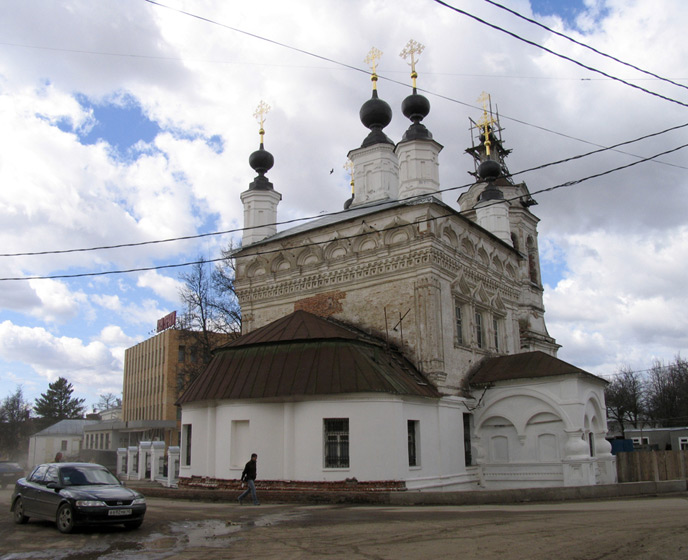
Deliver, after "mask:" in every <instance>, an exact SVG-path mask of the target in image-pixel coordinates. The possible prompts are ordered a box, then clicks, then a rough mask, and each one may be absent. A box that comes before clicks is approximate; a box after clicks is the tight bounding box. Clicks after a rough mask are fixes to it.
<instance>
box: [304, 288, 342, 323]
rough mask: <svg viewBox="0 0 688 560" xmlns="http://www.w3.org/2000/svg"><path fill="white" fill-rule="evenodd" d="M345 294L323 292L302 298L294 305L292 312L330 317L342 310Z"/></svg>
mask: <svg viewBox="0 0 688 560" xmlns="http://www.w3.org/2000/svg"><path fill="white" fill-rule="evenodd" d="M345 297H346V292H340V291H336V292H325V293H323V294H318V295H315V296H312V297H309V298H304V299H302V300H299V301H297V302H296V303H295V304H294V311H301V310H302V311H308V312H309V313H312V314H313V315H318V316H319V317H330V316H331V315H334V314H335V313H341V312H342V310H343V307H342V301H341V300H343V299H344V298H345Z"/></svg>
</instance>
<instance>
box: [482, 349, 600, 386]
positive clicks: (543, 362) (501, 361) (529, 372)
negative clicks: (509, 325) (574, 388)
mask: <svg viewBox="0 0 688 560" xmlns="http://www.w3.org/2000/svg"><path fill="white" fill-rule="evenodd" d="M556 375H586V376H590V377H592V378H595V379H597V380H598V381H600V382H602V383H606V381H605V380H604V379H602V378H601V377H597V376H596V375H593V374H592V373H588V372H587V371H585V370H582V369H580V368H578V367H576V366H574V365H571V364H569V363H567V362H564V361H563V360H560V359H559V358H555V357H554V356H550V355H549V354H545V353H544V352H540V351H535V352H524V353H523V354H512V355H510V356H499V357H496V358H485V359H484V360H483V361H481V362H480V363H479V364H478V366H477V368H476V369H475V371H474V372H473V373H472V374H471V375H470V377H469V384H470V385H488V384H490V383H495V382H497V381H510V380H513V379H533V378H539V377H553V376H556Z"/></svg>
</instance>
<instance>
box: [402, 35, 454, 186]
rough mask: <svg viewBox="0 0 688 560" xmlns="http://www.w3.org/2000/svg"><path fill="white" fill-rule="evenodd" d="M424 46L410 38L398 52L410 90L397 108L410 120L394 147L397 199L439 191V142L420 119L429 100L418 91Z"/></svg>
mask: <svg viewBox="0 0 688 560" xmlns="http://www.w3.org/2000/svg"><path fill="white" fill-rule="evenodd" d="M424 49H425V46H424V45H422V44H420V43H418V42H417V41H414V40H413V39H411V40H410V41H409V42H408V43H407V44H406V47H405V48H404V50H403V51H401V53H400V54H399V56H401V58H403V59H404V60H407V62H408V64H409V66H410V67H411V83H412V87H413V91H412V93H411V95H409V96H408V97H406V99H404V101H403V102H402V103H401V111H402V113H404V116H405V117H406V118H407V119H409V120H410V121H411V126H409V127H408V129H407V130H406V132H405V133H404V136H403V137H402V139H401V142H399V144H397V146H396V148H395V149H394V151H395V153H396V154H397V157H398V158H399V199H407V198H413V197H417V196H426V195H434V196H436V197H437V198H440V199H441V198H442V197H441V195H440V193H439V188H440V172H439V161H438V156H439V153H440V151H441V150H442V145H440V144H438V143H437V142H435V141H434V140H433V139H432V134H431V133H430V131H429V130H428V129H427V127H426V126H425V125H424V124H423V123H422V122H421V121H422V120H423V119H424V118H425V117H427V116H428V114H429V113H430V101H428V99H427V97H425V96H424V95H420V94H419V93H418V89H417V87H416V80H417V78H418V73H417V72H416V62H417V61H418V57H419V56H420V54H421V53H422V52H423V50H424Z"/></svg>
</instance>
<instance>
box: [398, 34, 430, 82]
mask: <svg viewBox="0 0 688 560" xmlns="http://www.w3.org/2000/svg"><path fill="white" fill-rule="evenodd" d="M424 50H425V45H422V44H420V43H419V42H418V41H414V40H413V39H409V42H408V43H406V46H405V47H404V50H403V51H401V52H400V53H399V56H400V57H401V58H403V59H404V60H406V59H407V58H408V57H411V62H408V63H407V64H409V65H410V66H411V79H412V80H413V87H414V88H415V87H416V78H417V77H418V74H417V73H416V62H417V60H416V55H418V56H420V55H421V53H422V52H423V51H424Z"/></svg>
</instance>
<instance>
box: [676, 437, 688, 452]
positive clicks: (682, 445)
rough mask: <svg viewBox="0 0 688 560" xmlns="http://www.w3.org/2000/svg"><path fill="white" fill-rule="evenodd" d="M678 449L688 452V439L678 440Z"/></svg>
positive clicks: (681, 438)
mask: <svg viewBox="0 0 688 560" xmlns="http://www.w3.org/2000/svg"><path fill="white" fill-rule="evenodd" d="M678 448H679V449H680V450H681V451H688V437H680V438H678Z"/></svg>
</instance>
